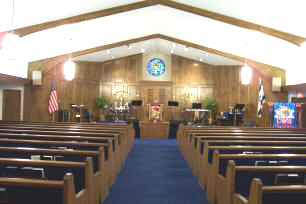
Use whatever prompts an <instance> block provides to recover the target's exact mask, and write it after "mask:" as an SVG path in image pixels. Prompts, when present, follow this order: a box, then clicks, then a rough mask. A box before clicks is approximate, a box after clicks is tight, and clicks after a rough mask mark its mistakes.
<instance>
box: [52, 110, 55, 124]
mask: <svg viewBox="0 0 306 204" xmlns="http://www.w3.org/2000/svg"><path fill="white" fill-rule="evenodd" d="M54 118H55V117H54V112H53V113H52V122H53V123H54V122H55V119H54Z"/></svg>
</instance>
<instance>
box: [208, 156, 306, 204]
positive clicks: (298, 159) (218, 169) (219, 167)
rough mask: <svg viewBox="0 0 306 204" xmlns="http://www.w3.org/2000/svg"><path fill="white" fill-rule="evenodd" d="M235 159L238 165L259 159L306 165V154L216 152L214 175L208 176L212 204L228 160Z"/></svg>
mask: <svg viewBox="0 0 306 204" xmlns="http://www.w3.org/2000/svg"><path fill="white" fill-rule="evenodd" d="M230 160H233V161H234V162H235V163H236V165H243V166H254V164H255V162H256V161H258V160H288V165H291V163H292V162H294V163H293V164H294V165H293V166H297V165H299V166H300V165H302V166H303V165H305V160H306V154H244V155H243V154H219V152H218V151H215V152H214V158H213V163H212V172H213V175H210V176H209V177H207V190H206V194H207V198H208V200H209V201H210V202H211V204H214V203H216V193H217V192H216V189H217V188H218V187H220V186H217V184H218V185H220V183H221V181H220V176H219V175H222V176H223V177H225V174H226V171H227V164H228V161H230Z"/></svg>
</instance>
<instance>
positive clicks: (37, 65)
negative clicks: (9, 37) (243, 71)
mask: <svg viewBox="0 0 306 204" xmlns="http://www.w3.org/2000/svg"><path fill="white" fill-rule="evenodd" d="M155 38H160V39H164V40H168V41H171V42H175V43H178V44H182V45H186V46H188V47H192V48H195V49H199V50H202V51H206V52H209V53H213V54H216V55H220V56H223V57H227V58H230V59H234V60H237V61H240V62H245V61H246V63H247V64H248V65H249V66H251V67H253V68H255V69H257V70H258V71H259V72H261V73H262V74H263V75H264V76H266V77H268V78H272V77H273V76H275V73H276V72H277V70H279V72H282V71H283V69H281V68H278V67H275V66H271V65H267V64H264V63H261V62H257V61H254V60H250V59H245V58H244V57H240V56H237V55H233V54H230V53H226V52H222V51H219V50H216V49H212V48H209V47H206V46H202V45H198V44H195V43H191V42H188V41H185V40H180V39H177V38H173V37H170V36H166V35H162V34H153V35H148V36H144V37H140V38H135V39H130V40H125V41H121V42H116V43H112V44H108V45H103V46H98V47H95V48H90V49H86V50H81V51H77V52H73V53H71V56H72V57H77V56H81V55H85V54H89V53H93V52H98V51H102V50H107V49H111V48H115V47H120V46H124V45H128V44H133V43H137V42H142V41H145V40H150V39H155ZM68 59H69V54H64V55H60V56H56V57H52V58H48V59H43V60H38V61H34V62H30V63H29V69H28V70H29V72H31V71H33V70H42V71H43V74H46V73H47V72H49V71H50V70H51V69H52V68H53V67H55V66H56V65H57V64H59V63H62V62H64V61H66V60H68ZM275 70H276V71H275Z"/></svg>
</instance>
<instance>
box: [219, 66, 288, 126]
mask: <svg viewBox="0 0 306 204" xmlns="http://www.w3.org/2000/svg"><path fill="white" fill-rule="evenodd" d="M273 71H274V74H275V76H277V77H282V82H283V83H285V71H283V72H280V71H279V70H273ZM240 73H241V66H215V82H214V92H213V98H215V99H216V100H217V102H218V110H217V111H218V112H224V111H227V110H228V107H234V106H235V104H237V103H238V104H239V103H242V104H246V115H245V116H246V120H255V122H256V124H257V125H258V126H267V125H268V113H267V102H276V101H284V102H286V101H287V100H288V95H287V93H280V92H272V79H270V78H266V77H265V76H263V75H262V74H261V73H260V72H258V71H257V70H256V69H255V68H252V79H251V82H250V84H249V85H242V84H241V78H240ZM260 78H261V80H262V82H263V87H264V93H265V97H266V103H265V104H264V107H263V114H262V117H261V118H258V117H257V103H258V92H259V79H260Z"/></svg>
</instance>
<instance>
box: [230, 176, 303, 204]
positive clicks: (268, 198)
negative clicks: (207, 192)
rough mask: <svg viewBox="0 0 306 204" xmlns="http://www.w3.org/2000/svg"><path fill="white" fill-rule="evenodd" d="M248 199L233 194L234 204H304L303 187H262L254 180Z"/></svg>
mask: <svg viewBox="0 0 306 204" xmlns="http://www.w3.org/2000/svg"><path fill="white" fill-rule="evenodd" d="M249 195H250V196H249V198H248V199H247V198H245V197H243V196H242V195H240V194H235V196H234V204H274V203H277V204H304V203H306V186H305V185H285V186H264V185H263V184H262V182H261V181H260V179H256V178H254V179H253V181H252V184H251V188H250V193H249Z"/></svg>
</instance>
